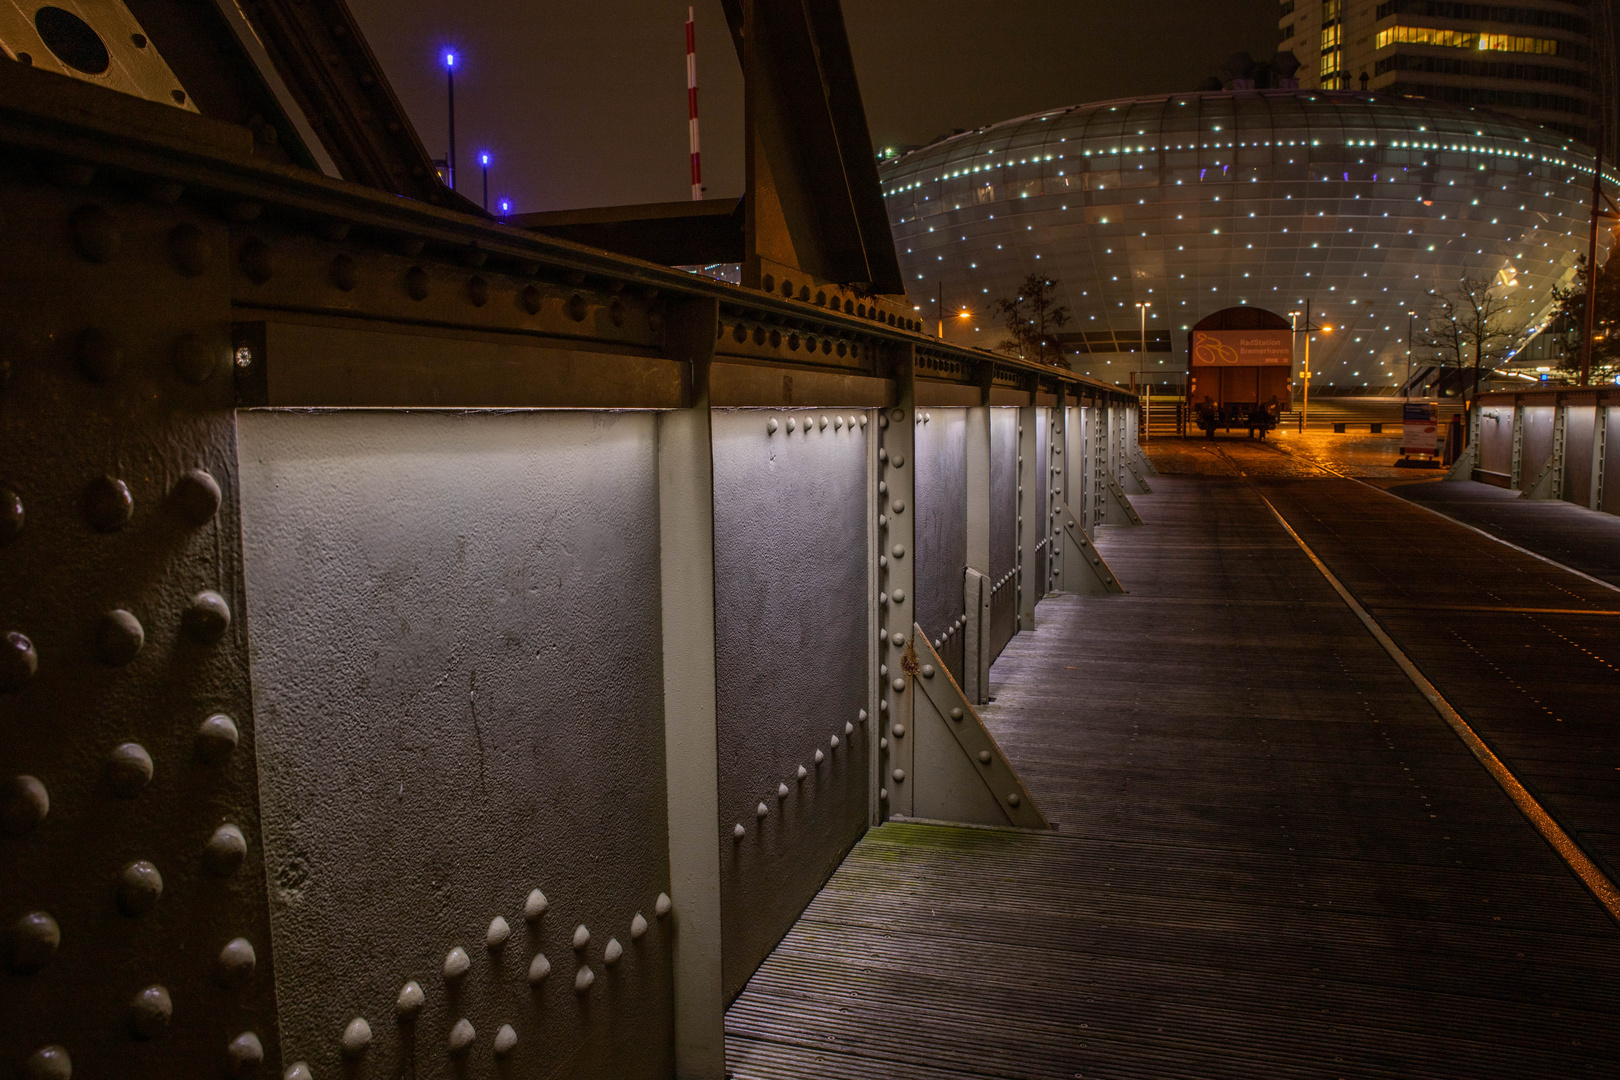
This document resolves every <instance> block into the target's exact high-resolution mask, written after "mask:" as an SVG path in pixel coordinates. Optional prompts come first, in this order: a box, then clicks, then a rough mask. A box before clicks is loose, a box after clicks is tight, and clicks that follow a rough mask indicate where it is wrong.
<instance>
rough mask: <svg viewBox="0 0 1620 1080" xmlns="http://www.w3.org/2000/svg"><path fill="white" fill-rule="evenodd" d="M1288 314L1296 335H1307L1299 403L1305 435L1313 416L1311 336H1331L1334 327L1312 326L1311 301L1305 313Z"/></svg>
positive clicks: (1307, 303) (1306, 304)
mask: <svg viewBox="0 0 1620 1080" xmlns="http://www.w3.org/2000/svg"><path fill="white" fill-rule="evenodd" d="M1288 314H1289V315H1290V316H1291V317H1292V318H1293V320H1294V333H1295V334H1296V335H1298V334H1301V333H1303V334H1304V335H1305V375H1304V378H1303V379H1302V380H1301V384H1300V402H1299V432H1300V434H1301V435H1303V434H1304V433H1305V424H1306V423H1307V422H1308V421H1309V419H1310V415H1311V334H1312V333H1313V332H1316V331H1320V332H1321V333H1324V334H1331V333H1333V327H1331V326H1328V325H1326V324H1325V323H1324V324H1323V325H1321V326H1312V325H1311V302H1310V301H1309V300H1307V301H1305V310H1304V311H1303V312H1299V311H1290V312H1289V313H1288ZM1301 315H1303V316H1304V320H1305V325H1304V327H1303V328H1301V326H1300V316H1301Z"/></svg>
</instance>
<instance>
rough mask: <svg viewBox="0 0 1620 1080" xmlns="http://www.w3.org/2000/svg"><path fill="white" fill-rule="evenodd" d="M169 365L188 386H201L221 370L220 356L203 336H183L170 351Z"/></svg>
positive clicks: (176, 340) (177, 339)
mask: <svg viewBox="0 0 1620 1080" xmlns="http://www.w3.org/2000/svg"><path fill="white" fill-rule="evenodd" d="M169 363H170V365H171V366H173V368H174V373H175V374H176V375H178V376H180V381H181V382H183V383H186V384H187V385H188V386H201V385H202V384H203V383H205V382H207V381H208V380H209V379H211V378H213V376H214V372H215V371H217V370H218V369H219V354H218V353H216V352H215V351H214V350H213V349H212V348H211V347H210V346H209V344H208V342H206V341H204V340H203V337H202V335H201V334H182V335H181V336H180V337H178V338H176V339H175V342H174V347H173V348H172V349H170V350H169Z"/></svg>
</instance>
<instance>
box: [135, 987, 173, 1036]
mask: <svg viewBox="0 0 1620 1080" xmlns="http://www.w3.org/2000/svg"><path fill="white" fill-rule="evenodd" d="M173 1015H174V1002H173V1001H172V1000H170V998H169V991H168V990H166V989H164V988H163V987H161V986H148V987H147V988H146V989H145V990H142V991H140V992H139V993H137V994H136V995H135V996H134V997H133V998H131V999H130V1002H129V1012H128V1020H129V1033H130V1034H131V1035H133V1036H134V1037H135V1038H137V1039H139V1040H140V1041H142V1042H146V1041H147V1040H149V1039H155V1038H157V1037H158V1036H159V1035H161V1034H162V1033H163V1030H164V1029H165V1028H167V1027H168V1026H169V1018H170V1017H172V1016H173Z"/></svg>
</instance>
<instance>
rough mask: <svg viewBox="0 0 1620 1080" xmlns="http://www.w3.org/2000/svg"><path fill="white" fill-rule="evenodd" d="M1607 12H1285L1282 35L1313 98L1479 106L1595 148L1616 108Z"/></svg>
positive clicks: (1543, 2)
mask: <svg viewBox="0 0 1620 1080" xmlns="http://www.w3.org/2000/svg"><path fill="white" fill-rule="evenodd" d="M1609 3H1610V0H1516V2H1511V3H1483V4H1476V3H1455V2H1452V0H1282V17H1281V18H1280V20H1279V21H1278V27H1279V29H1280V30H1281V35H1282V39H1283V40H1282V45H1281V48H1282V49H1283V50H1285V51H1291V52H1292V53H1293V54H1294V55H1295V56H1296V57H1297V58H1298V59H1299V61H1300V69H1299V84H1300V86H1301V87H1302V88H1304V89H1312V90H1316V89H1320V90H1374V91H1378V92H1380V93H1385V94H1399V95H1403V96H1407V97H1423V98H1431V99H1437V100H1440V101H1450V102H1455V103H1457V104H1461V105H1473V106H1477V107H1483V108H1488V109H1494V110H1496V111H1499V112H1505V113H1510V114H1512V115H1514V116H1518V117H1521V118H1523V119H1525V120H1531V121H1534V122H1536V123H1539V124H1544V125H1546V126H1547V127H1549V128H1552V129H1553V130H1555V131H1558V132H1561V133H1563V134H1565V135H1569V136H1572V137H1574V138H1577V139H1581V140H1582V141H1584V142H1587V143H1596V142H1597V140H1598V138H1599V130H1600V119H1601V118H1600V115H1599V114H1600V112H1601V111H1603V108H1604V107H1605V106H1600V102H1602V103H1606V102H1607V98H1608V97H1609V96H1612V90H1611V91H1610V93H1609V94H1607V95H1606V94H1605V93H1604V91H1603V89H1602V88H1603V87H1604V86H1610V87H1612V85H1613V83H1612V65H1613V39H1612V31H1611V27H1610V19H1609ZM1611 125H1612V119H1611ZM1608 135H1609V136H1610V138H1611V140H1612V136H1613V135H1614V132H1613V131H1610V132H1608Z"/></svg>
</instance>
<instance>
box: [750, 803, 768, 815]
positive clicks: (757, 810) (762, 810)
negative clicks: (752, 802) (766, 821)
mask: <svg viewBox="0 0 1620 1080" xmlns="http://www.w3.org/2000/svg"><path fill="white" fill-rule="evenodd" d="M770 812H771V811H770V808H769V807H767V806H766V805H765V804H764V803H760V804H759V805H758V806H756V807H754V816H755V817H757V818H762V817H764V816H765V815H766V814H769V813H770Z"/></svg>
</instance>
